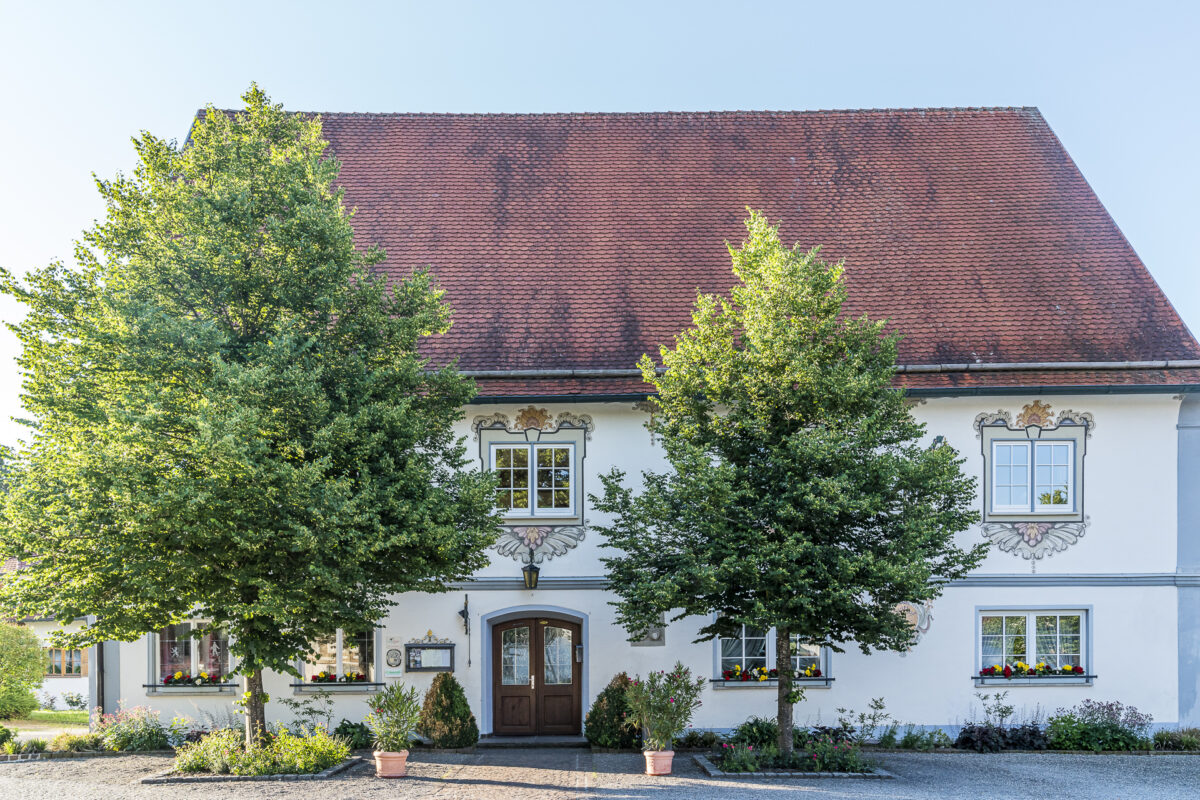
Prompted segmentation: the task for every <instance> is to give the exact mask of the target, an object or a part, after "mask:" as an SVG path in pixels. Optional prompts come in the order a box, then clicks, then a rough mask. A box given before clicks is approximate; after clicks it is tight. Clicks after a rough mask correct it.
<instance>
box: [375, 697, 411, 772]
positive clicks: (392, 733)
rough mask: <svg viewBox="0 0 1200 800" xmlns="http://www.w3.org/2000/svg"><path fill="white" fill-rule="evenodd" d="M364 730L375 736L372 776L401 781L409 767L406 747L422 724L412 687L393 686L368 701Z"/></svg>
mask: <svg viewBox="0 0 1200 800" xmlns="http://www.w3.org/2000/svg"><path fill="white" fill-rule="evenodd" d="M367 703H368V705H370V706H371V713H370V714H368V715H367V718H366V720H365V721H366V723H367V727H369V728H370V729H371V733H372V735H374V737H375V774H376V776H378V777H380V778H403V777H404V775H405V772H406V770H407V766H408V746H409V744H410V742H411V741H412V735H413V731H415V730H416V729H417V724H418V723H419V722H420V721H421V702H420V700H418V699H417V689H416V687H415V686H407V687H406V686H405V685H404V684H402V683H394V684H392V685H391V686H388V687H386V688H385V689H383V690H382V691H380V692H379V693H378V694H376V695H375V696H374V697H372V698H371V699H370V700H368V701H367Z"/></svg>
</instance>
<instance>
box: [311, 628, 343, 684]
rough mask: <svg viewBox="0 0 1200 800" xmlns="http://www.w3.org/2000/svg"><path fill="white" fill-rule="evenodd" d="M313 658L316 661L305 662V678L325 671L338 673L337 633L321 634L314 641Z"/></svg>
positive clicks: (328, 673)
mask: <svg viewBox="0 0 1200 800" xmlns="http://www.w3.org/2000/svg"><path fill="white" fill-rule="evenodd" d="M313 659H314V660H315V663H312V664H310V663H308V662H307V661H306V662H305V663H304V680H306V681H307V680H309V679H310V678H312V676H313V675H317V674H319V673H321V672H324V673H325V674H326V675H337V674H338V665H337V634H334V633H331V634H329V635H328V636H321V637H319V638H318V639H317V640H316V641H315V642H313Z"/></svg>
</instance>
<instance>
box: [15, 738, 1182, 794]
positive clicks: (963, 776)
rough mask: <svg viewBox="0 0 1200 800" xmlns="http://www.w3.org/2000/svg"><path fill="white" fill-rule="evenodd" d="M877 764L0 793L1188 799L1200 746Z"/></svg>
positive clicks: (533, 763)
mask: <svg viewBox="0 0 1200 800" xmlns="http://www.w3.org/2000/svg"><path fill="white" fill-rule="evenodd" d="M878 761H879V764H880V766H882V767H884V768H885V769H887V770H889V771H890V772H892V773H894V774H895V775H896V776H897V778H898V779H897V780H894V781H845V780H824V781H819V780H810V781H802V780H791V781H746V780H738V781H733V780H719V779H715V778H708V777H707V776H705V775H704V774H703V773H701V772H700V770H699V768H698V767H696V765H695V763H694V762H693V761H692V759H691V757H690V756H688V755H686V754H680V756H677V757H676V761H675V763H676V767H677V769H676V774H675V775H673V776H669V777H650V776H647V775H642V774H640V772H639V770H640V769H641V767H642V764H643V762H642V758H641V756H639V755H636V754H603V753H595V754H593V753H591V752H590V751H587V750H485V751H480V752H478V753H475V754H472V755H459V754H452V753H447V754H422V753H417V754H414V756H413V757H412V758H411V759H410V760H409V777H408V778H406V779H402V780H394V781H385V780H381V779H378V778H376V777H374V774H373V770H372V768H371V767H369V766H360V767H356V768H355V769H353V770H351V771H349V772H348V773H346V774H344V775H343V776H341V777H339V778H336V779H333V780H330V781H321V782H319V783H311V782H304V783H216V784H213V783H207V784H193V785H184V784H170V785H163V786H142V785H140V784H138V783H136V780H137V779H138V778H140V777H142V776H144V775H149V774H152V773H155V772H161V771H162V770H164V769H166V768H167V767H168V766H169V764H170V760H169V759H168V758H167V757H165V756H119V757H108V758H90V759H72V760H61V761H40V762H29V763H8V764H0V798H5V799H6V800H7V798H13V800H16V799H17V798H21V800H51V799H53V800H62V799H63V798H70V799H71V800H91V799H92V798H97V799H101V800H126V799H127V798H130V799H131V798H176V797H201V796H204V797H213V798H247V799H249V798H296V799H297V800H301V798H302V799H303V800H313V798H321V800H358V798H385V797H386V798H408V797H421V798H425V797H437V798H440V799H441V800H462V799H464V798H488V799H490V798H497V799H499V798H505V800H508V798H535V799H536V800H550V799H551V798H555V800H557V799H558V798H611V799H612V800H637V798H650V797H654V798H658V797H663V798H667V797H671V798H696V799H697V800H709V799H711V800H731V798H738V800H740V799H741V798H775V797H781V796H796V797H801V798H804V800H810V799H811V800H816V799H817V798H837V800H853V798H860V797H861V798H870V797H886V798H903V799H904V800H919V799H921V798H964V800H968V799H969V800H980V798H996V797H1034V798H1054V799H1057V798H1064V799H1069V800H1090V799H1091V798H1095V799H1096V800H1118V799H1119V798H1155V799H1156V800H1158V799H1161V800H1173V798H1180V800H1183V799H1184V798H1186V799H1187V800H1195V798H1197V797H1200V756H1082V755H1022V754H1009V755H1005V754H1000V755H976V754H966V753H946V754H940V753H933V754H924V753H896V754H887V755H881V756H880V757H879V758H878Z"/></svg>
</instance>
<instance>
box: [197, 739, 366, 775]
mask: <svg viewBox="0 0 1200 800" xmlns="http://www.w3.org/2000/svg"><path fill="white" fill-rule="evenodd" d="M349 757H350V747H349V745H347V744H346V741H345V739H343V738H341V737H340V736H331V735H329V734H328V733H326V732H325V731H324V730H321V729H317V730H315V731H313V732H312V733H311V734H309V735H307V736H297V735H295V734H293V733H292V732H291V731H289V730H288V729H287V728H280V729H279V730H278V731H276V732H275V733H274V734H273V735H271V736H268V737H265V738H264V739H262V740H260V742H259V743H258V744H256V745H255V746H253V747H251V748H249V749H247V748H246V747H245V739H244V737H243V736H242V734H241V733H240V732H238V731H234V730H229V729H225V730H218V731H213V732H212V733H210V734H208V735H207V736H205V737H203V738H202V739H200V741H199V742H189V743H187V744H184V745H182V746H180V748H179V752H178V754H177V755H176V756H175V769H177V770H179V771H180V772H211V773H214V774H218V775H223V774H230V775H312V774H314V773H317V772H323V771H324V770H327V769H329V768H330V767H332V766H336V765H337V764H340V763H342V762H343V761H345V760H346V759H347V758H349Z"/></svg>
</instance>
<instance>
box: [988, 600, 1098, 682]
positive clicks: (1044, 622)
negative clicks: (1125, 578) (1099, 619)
mask: <svg viewBox="0 0 1200 800" xmlns="http://www.w3.org/2000/svg"><path fill="white" fill-rule="evenodd" d="M1087 614H1088V612H1087V611H1086V610H1083V609H1061V610H1060V609H1032V610H1024V609H1017V610H1011V609H997V610H995V611H986V610H985V611H980V612H979V646H978V652H979V664H980V667H981V668H987V667H992V666H995V667H1000V668H1001V669H1003V668H1004V667H1006V666H1010V667H1011V666H1015V665H1016V664H1018V663H1020V664H1026V665H1029V666H1037V665H1038V664H1043V663H1044V664H1046V665H1047V666H1049V667H1050V668H1051V669H1053V670H1061V669H1062V668H1063V667H1082V668H1083V670H1084V671H1085V672H1086V671H1087V670H1088V665H1087V664H1086V663H1084V662H1085V660H1086V654H1087V633H1088V625H1087V623H1088V619H1087Z"/></svg>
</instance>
